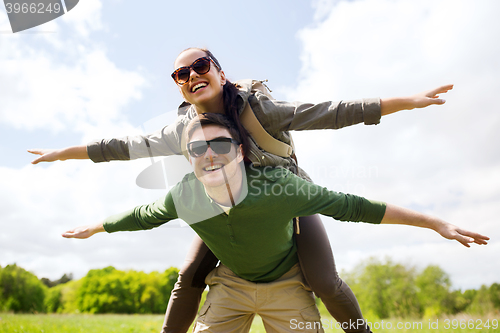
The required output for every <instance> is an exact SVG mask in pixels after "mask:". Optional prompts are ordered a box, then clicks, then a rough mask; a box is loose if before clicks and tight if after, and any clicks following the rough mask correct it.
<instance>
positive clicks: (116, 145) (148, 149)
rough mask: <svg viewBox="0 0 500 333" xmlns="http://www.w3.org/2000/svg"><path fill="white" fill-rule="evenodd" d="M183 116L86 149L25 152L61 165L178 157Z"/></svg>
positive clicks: (102, 141) (30, 150)
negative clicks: (153, 129)
mask: <svg viewBox="0 0 500 333" xmlns="http://www.w3.org/2000/svg"><path fill="white" fill-rule="evenodd" d="M184 117H185V116H179V118H178V120H177V121H176V122H175V123H174V124H172V125H168V126H165V127H164V128H162V129H161V130H159V131H157V132H154V133H151V134H147V135H136V136H126V137H122V138H114V139H103V140H98V141H93V142H90V143H89V144H88V145H86V146H73V147H67V148H63V149H28V152H30V153H32V154H36V155H41V156H40V157H38V158H37V159H35V160H33V162H31V163H33V164H37V163H39V162H54V161H58V160H59V161H64V160H68V159H91V160H92V161H93V162H95V163H99V162H109V161H117V160H120V161H123V160H125V161H127V160H134V159H138V158H144V157H153V156H169V155H180V154H182V151H181V148H180V146H181V144H180V141H181V140H180V138H181V135H182V130H183V128H184V125H185V119H184Z"/></svg>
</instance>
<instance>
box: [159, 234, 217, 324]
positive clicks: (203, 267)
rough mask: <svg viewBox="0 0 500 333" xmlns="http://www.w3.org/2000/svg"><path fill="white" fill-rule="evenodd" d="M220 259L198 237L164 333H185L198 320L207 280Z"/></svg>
mask: <svg viewBox="0 0 500 333" xmlns="http://www.w3.org/2000/svg"><path fill="white" fill-rule="evenodd" d="M218 261H219V259H217V257H215V255H214V254H213V253H212V251H210V249H209V248H208V247H207V246H206V245H205V243H203V241H202V240H201V238H200V237H198V235H196V236H195V238H194V240H193V243H192V244H191V247H190V249H189V252H188V254H187V256H186V259H185V260H184V264H183V266H182V268H181V270H180V272H179V278H178V279H177V282H176V283H175V286H174V289H173V290H172V294H171V296H170V300H169V302H168V307H167V313H166V314H165V322H164V323H163V329H162V333H185V332H187V330H188V329H189V326H190V325H191V323H192V322H193V320H194V319H195V318H196V313H197V312H198V307H199V305H200V299H201V294H202V293H203V290H205V286H206V285H205V277H206V276H207V275H208V273H210V271H211V270H213V269H214V268H215V266H216V265H217V262H218Z"/></svg>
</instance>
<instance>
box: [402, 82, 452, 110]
mask: <svg viewBox="0 0 500 333" xmlns="http://www.w3.org/2000/svg"><path fill="white" fill-rule="evenodd" d="M451 89H453V85H452V84H447V85H445V86H441V87H438V88H436V89H431V90H427V91H424V92H421V93H418V94H415V95H413V96H410V103H411V104H412V105H413V107H412V109H414V108H425V107H427V106H429V105H434V104H438V105H440V104H444V103H445V102H446V101H445V100H444V99H441V98H439V94H444V93H446V92H448V91H450V90H451Z"/></svg>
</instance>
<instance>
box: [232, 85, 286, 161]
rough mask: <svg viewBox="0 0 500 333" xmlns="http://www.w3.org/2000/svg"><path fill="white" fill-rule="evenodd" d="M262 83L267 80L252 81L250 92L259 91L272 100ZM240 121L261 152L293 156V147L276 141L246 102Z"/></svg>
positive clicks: (268, 90) (267, 89)
mask: <svg viewBox="0 0 500 333" xmlns="http://www.w3.org/2000/svg"><path fill="white" fill-rule="evenodd" d="M264 82H267V80H263V81H260V80H252V83H251V91H252V92H255V91H260V92H262V93H263V94H265V95H266V96H267V97H269V98H270V99H274V98H273V97H272V96H271V94H270V91H271V90H270V89H269V88H268V87H267V86H266V85H265V84H264ZM240 120H241V123H242V124H243V126H244V127H245V129H246V130H247V131H248V133H250V135H251V136H252V138H253V139H254V140H255V142H256V143H257V145H259V147H260V148H262V149H263V150H265V151H267V152H269V153H271V154H274V155H278V156H281V157H290V156H291V155H292V154H293V146H290V145H288V144H286V143H284V142H283V141H280V140H278V139H276V138H275V137H273V136H272V135H271V134H269V133H268V132H267V131H266V130H265V129H264V127H262V125H261V123H260V122H259V120H258V119H257V117H256V116H255V113H254V112H253V110H252V107H251V106H250V103H249V102H248V100H247V101H246V105H245V109H244V110H243V112H242V113H241V114H240ZM292 145H293V144H292Z"/></svg>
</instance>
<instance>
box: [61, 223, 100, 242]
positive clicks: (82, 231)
mask: <svg viewBox="0 0 500 333" xmlns="http://www.w3.org/2000/svg"><path fill="white" fill-rule="evenodd" d="M105 231H106V230H105V229H104V225H103V224H102V223H97V224H90V225H84V226H81V227H76V228H74V229H71V230H68V231H66V232H65V233H63V234H62V236H63V237H65V238H79V239H85V238H89V237H91V236H93V235H95V234H97V233H99V232H105Z"/></svg>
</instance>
